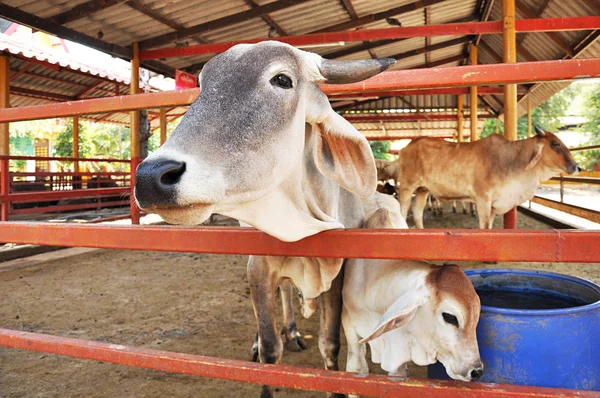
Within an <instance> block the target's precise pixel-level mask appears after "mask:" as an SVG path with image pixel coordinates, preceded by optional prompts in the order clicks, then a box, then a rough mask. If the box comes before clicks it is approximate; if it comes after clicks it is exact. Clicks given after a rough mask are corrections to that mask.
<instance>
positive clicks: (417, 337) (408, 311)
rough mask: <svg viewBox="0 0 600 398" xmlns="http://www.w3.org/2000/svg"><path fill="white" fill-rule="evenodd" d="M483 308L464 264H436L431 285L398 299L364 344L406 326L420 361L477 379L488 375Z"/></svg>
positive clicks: (459, 377) (414, 357) (413, 353)
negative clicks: (480, 340)
mask: <svg viewBox="0 0 600 398" xmlns="http://www.w3.org/2000/svg"><path fill="white" fill-rule="evenodd" d="M480 308H481V304H480V301H479V296H477V293H476V292H475V289H474V288H473V285H472V283H471V281H470V280H469V278H468V277H467V276H466V275H465V273H464V272H463V271H462V270H461V269H460V267H458V266H457V265H444V266H442V267H438V266H431V270H430V271H429V274H428V276H427V278H426V283H425V284H424V285H423V286H421V287H419V288H416V289H412V290H410V291H409V292H407V293H405V294H404V295H402V296H401V297H400V298H398V299H397V300H396V301H395V302H394V303H393V304H392V305H391V306H390V307H389V308H388V309H387V311H386V312H385V314H384V315H383V316H382V318H381V319H380V321H379V323H378V324H377V326H376V327H375V329H374V330H373V332H372V333H371V334H370V335H369V336H367V337H366V338H364V339H363V340H361V343H362V342H368V341H371V340H373V339H375V338H377V337H379V336H381V335H383V334H384V333H387V332H390V331H392V330H394V329H398V328H404V330H405V332H406V335H405V338H406V339H408V345H409V347H410V353H411V360H412V361H413V362H415V363H416V364H417V365H421V366H424V365H429V364H431V363H435V361H436V360H438V361H440V362H441V363H442V364H443V365H444V367H445V368H446V372H447V373H448V375H449V376H450V377H452V378H453V379H457V380H464V381H471V380H477V379H479V378H480V377H481V376H482V375H483V363H482V362H481V359H480V357H479V346H478V345H477V336H476V328H477V323H478V321H479V311H480Z"/></svg>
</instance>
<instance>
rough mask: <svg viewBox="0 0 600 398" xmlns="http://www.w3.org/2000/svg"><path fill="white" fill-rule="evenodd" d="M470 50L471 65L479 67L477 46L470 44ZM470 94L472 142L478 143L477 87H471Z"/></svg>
mask: <svg viewBox="0 0 600 398" xmlns="http://www.w3.org/2000/svg"><path fill="white" fill-rule="evenodd" d="M469 48H470V54H471V65H477V46H476V45H474V44H470V45H469ZM469 94H470V96H471V99H470V102H471V104H470V105H471V142H475V141H477V86H471V87H470V88H469Z"/></svg>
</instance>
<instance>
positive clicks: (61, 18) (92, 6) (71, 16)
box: [50, 0, 126, 25]
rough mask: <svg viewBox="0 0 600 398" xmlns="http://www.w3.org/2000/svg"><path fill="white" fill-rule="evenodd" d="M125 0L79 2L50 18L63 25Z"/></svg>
mask: <svg viewBox="0 0 600 398" xmlns="http://www.w3.org/2000/svg"><path fill="white" fill-rule="evenodd" d="M125 1H126V0H90V1H88V2H87V3H83V4H79V5H78V6H75V7H73V8H71V9H70V10H69V11H65V12H63V13H61V14H58V15H55V16H53V17H51V18H50V20H51V21H53V22H56V23H57V24H59V25H64V24H67V23H69V22H73V21H77V20H79V19H82V18H85V17H88V16H90V15H92V14H95V13H97V12H98V11H102V10H105V9H107V8H110V7H113V6H116V5H119V4H121V3H124V2H125Z"/></svg>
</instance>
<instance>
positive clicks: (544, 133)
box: [535, 125, 546, 137]
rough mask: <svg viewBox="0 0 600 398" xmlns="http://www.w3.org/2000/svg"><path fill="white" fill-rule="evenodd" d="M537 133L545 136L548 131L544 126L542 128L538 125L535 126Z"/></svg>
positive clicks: (539, 135)
mask: <svg viewBox="0 0 600 398" xmlns="http://www.w3.org/2000/svg"><path fill="white" fill-rule="evenodd" d="M535 134H536V135H537V136H538V137H545V136H546V132H545V131H544V129H543V128H541V127H540V126H538V125H536V126H535Z"/></svg>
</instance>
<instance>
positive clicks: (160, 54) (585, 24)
mask: <svg viewBox="0 0 600 398" xmlns="http://www.w3.org/2000/svg"><path fill="white" fill-rule="evenodd" d="M513 26H515V25H514V24H513ZM599 28H600V17H597V16H584V17H571V18H547V19H524V20H519V21H517V24H516V29H517V30H518V31H519V32H556V31H577V30H594V29H599ZM498 33H502V22H501V21H490V22H469V23H452V24H441V25H424V26H407V27H399V28H384V29H362V30H345V31H342V32H323V33H313V34H307V35H299V36H285V37H273V38H268V39H254V40H243V41H233V42H226V43H211V44H200V45H196V46H187V47H175V48H161V49H157V50H145V51H142V53H141V54H140V59H141V60H148V59H159V58H169V57H183V56H190V55H198V54H211V53H220V52H223V51H227V50H228V49H230V48H231V47H233V46H235V45H236V44H241V43H258V42H261V41H265V40H277V41H280V42H282V43H287V44H290V45H293V46H310V45H315V44H327V43H351V42H362V41H375V40H390V39H404V38H411V37H431V36H458V35H474V34H498Z"/></svg>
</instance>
